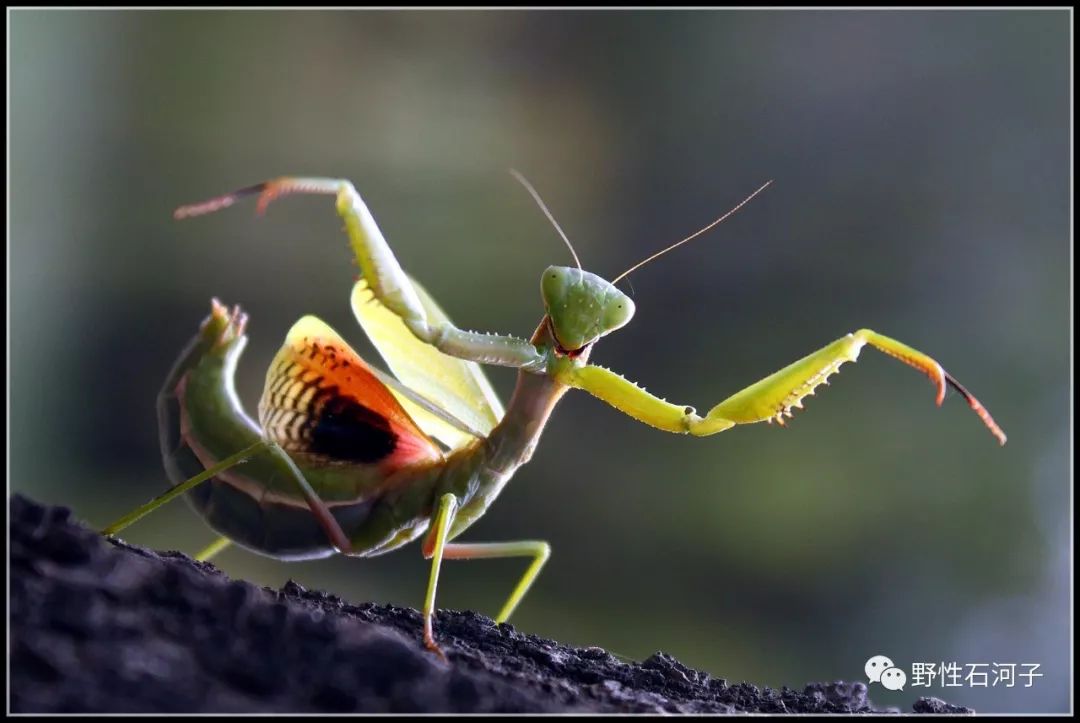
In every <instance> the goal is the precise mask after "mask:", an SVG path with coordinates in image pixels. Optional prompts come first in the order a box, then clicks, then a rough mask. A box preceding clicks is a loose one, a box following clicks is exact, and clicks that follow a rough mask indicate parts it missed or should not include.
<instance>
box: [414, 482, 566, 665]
mask: <svg viewBox="0 0 1080 723" xmlns="http://www.w3.org/2000/svg"><path fill="white" fill-rule="evenodd" d="M457 508H458V501H457V498H456V497H455V496H454V495H453V494H445V495H443V496H442V497H440V498H439V506H438V509H437V510H436V511H435V515H434V518H433V520H432V525H431V529H430V532H429V533H428V536H427V538H426V539H425V540H424V545H423V553H424V558H425V559H431V577H430V579H429V580H428V590H427V596H426V597H425V598H424V644H425V645H427V647H428V648H430V649H431V650H433V651H435V652H436V653H438V654H439V655H441V656H443V657H444V658H445V657H446V656H445V655H444V654H443V652H442V650H440V649H439V646H438V645H436V644H435V637H434V635H433V633H432V629H431V624H432V620H433V618H434V616H435V589H436V587H437V586H438V583H439V571H440V569H441V567H442V561H443V560H483V559H489V560H490V559H495V558H500V557H531V558H533V561H532V564H531V565H529V567H528V569H527V570H525V574H524V575H522V576H521V579H520V580H519V581H518V584H517V585H516V586H515V587H514V589H513V590H512V591H511V592H510V597H509V598H508V599H507V600H506V602H505V603H504V604H503V607H502V610H500V611H499V615H498V617H496V618H495V622H497V623H504V622H506V621H507V620H508V619H509V618H510V616H511V615H512V614H513V613H514V609H515V608H516V607H517V606H518V603H520V602H521V599H522V598H523V597H525V593H526V592H528V591H529V587H531V586H532V584H533V581H534V580H536V576H537V575H539V574H540V569H541V568H542V567H543V566H544V563H546V562H547V561H548V558H549V557H551V546H550V545H549V544H548V543H546V542H543V541H542V540H521V541H519V542H474V543H453V542H447V538H448V537H449V536H450V529H451V527H452V525H453V522H454V516H455V515H456V514H457Z"/></svg>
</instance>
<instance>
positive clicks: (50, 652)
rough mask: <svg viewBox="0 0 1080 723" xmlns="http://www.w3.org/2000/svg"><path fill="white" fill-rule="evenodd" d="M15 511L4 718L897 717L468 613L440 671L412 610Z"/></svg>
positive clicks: (448, 628) (444, 619)
mask: <svg viewBox="0 0 1080 723" xmlns="http://www.w3.org/2000/svg"><path fill="white" fill-rule="evenodd" d="M10 512H11V522H10V525H11V529H10V536H11V539H10V560H11V609H10V615H11V627H10V630H11V642H10V655H11V659H10V668H11V687H10V690H11V700H10V709H11V710H12V711H13V712H44V711H54V712H125V713H128V712H145V711H157V712H269V711H273V712H284V711H289V712H303V711H310V712H315V711H318V712H348V711H365V712H380V711H393V712H406V711H427V712H435V711H447V712H465V711H470V712H499V711H507V712H509V711H532V712H553V711H566V710H578V711H586V712H588V711H603V712H640V713H649V712H670V713H676V712H685V713H705V712H743V711H752V712H792V713H795V712H799V713H832V712H834V713H841V712H845V713H846V712H858V713H869V712H897V711H896V710H895V709H893V710H892V711H877V710H875V709H874V708H873V706H872V705H871V703H870V701H869V700H868V699H867V695H866V693H867V688H866V685H865V684H863V683H861V682H855V683H842V682H836V683H815V684H812V685H808V686H806V688H805V689H804V690H802V691H794V690H790V689H788V688H783V689H781V690H779V691H777V690H772V689H769V688H764V689H759V688H757V687H756V686H753V685H750V684H748V683H739V684H735V685H729V684H728V683H727V682H726V681H724V680H723V679H720V678H712V677H710V676H709V675H708V674H706V673H702V672H700V671H697V670H691V669H690V668H687V667H685V666H684V665H682V664H681V663H679V662H678V661H677V660H675V659H674V658H672V657H670V656H668V655H665V654H664V653H656V654H655V655H653V656H651V657H650V658H648V659H647V660H645V661H644V662H641V663H624V662H620V661H619V660H617V659H616V658H615V657H613V656H612V655H610V654H609V653H607V652H606V651H604V650H602V649H600V648H568V647H565V646H562V645H559V644H558V643H555V642H553V641H550V640H544V639H542V638H538V637H535V636H532V635H525V634H523V633H520V632H518V631H516V630H514V628H513V627H512V626H510V625H498V626H497V625H495V624H494V623H493V622H492V620H491V619H490V618H486V617H484V616H481V615H477V614H475V613H470V612H455V611H451V610H441V611H439V613H438V627H437V634H438V638H439V641H440V643H441V644H442V646H443V648H444V649H445V650H446V653H447V656H448V658H449V663H443V662H441V661H440V660H439V659H438V658H436V657H435V656H434V655H432V654H431V653H429V652H427V651H426V650H424V648H423V646H422V645H421V644H420V642H419V640H420V630H421V618H420V614H419V613H418V612H417V611H415V610H410V609H403V608H397V607H393V606H386V605H374V604H371V603H365V604H362V605H350V604H347V603H345V602H343V601H342V600H340V599H338V598H336V597H334V596H332V595H327V594H324V593H319V592H311V591H308V590H305V589H304V588H302V587H301V586H300V585H297V584H295V583H292V582H290V583H288V584H286V585H285V587H283V588H282V589H281V590H271V589H268V588H260V587H257V586H255V585H252V584H250V583H246V582H243V581H239V580H230V579H229V578H228V577H226V576H225V575H224V574H222V573H221V572H220V571H218V570H217V568H215V567H214V566H213V565H211V564H209V563H199V562H195V561H194V560H192V559H190V558H189V557H187V556H186V555H182V554H180V553H176V552H169V553H157V552H153V551H150V550H146V549H143V548H140V547H135V546H133V545H128V544H125V543H122V542H109V541H106V540H104V539H103V538H101V536H99V535H98V534H96V533H94V532H93V531H91V530H88V529H86V528H85V527H82V526H81V525H78V524H76V523H75V522H73V521H72V520H71V519H70V513H69V511H68V510H67V509H64V508H57V507H43V506H41V505H38V504H36V503H34V502H32V501H30V500H27V499H26V498H23V497H20V496H15V497H14V498H12V499H11V501H10ZM914 708H915V711H916V712H931V713H968V712H971V711H969V710H968V709H966V708H961V707H958V706H952V705H949V704H948V703H945V702H943V701H940V700H938V699H936V698H923V699H920V700H919V701H918V702H917V703H916V704H915V706H914Z"/></svg>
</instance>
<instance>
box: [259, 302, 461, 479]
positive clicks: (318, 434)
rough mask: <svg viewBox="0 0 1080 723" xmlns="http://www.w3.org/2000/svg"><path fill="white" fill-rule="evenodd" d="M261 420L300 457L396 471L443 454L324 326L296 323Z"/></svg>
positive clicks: (313, 321) (276, 365)
mask: <svg viewBox="0 0 1080 723" xmlns="http://www.w3.org/2000/svg"><path fill="white" fill-rule="evenodd" d="M259 422H260V424H261V425H262V427H263V429H264V430H265V432H266V434H267V436H268V437H269V438H270V439H272V440H274V441H275V442H277V443H278V444H280V445H281V446H282V447H283V448H284V449H285V450H287V451H288V452H289V453H290V454H292V455H294V456H303V457H305V458H307V459H308V460H309V461H312V462H319V463H324V464H365V465H379V466H380V467H381V468H383V469H385V470H386V471H388V472H389V471H392V470H394V469H397V468H399V467H403V466H406V465H411V464H416V463H422V462H435V461H438V460H440V459H442V452H441V451H440V450H439V448H438V447H437V446H436V444H435V443H434V442H433V441H432V440H431V439H430V438H429V437H428V436H427V435H426V434H424V432H423V431H421V430H420V428H419V427H418V426H417V425H416V423H415V422H414V421H413V420H412V418H411V417H410V416H409V415H408V413H406V412H405V410H404V409H403V408H402V406H401V404H400V403H399V402H398V400H397V398H396V397H395V396H394V395H393V394H392V393H391V392H390V390H388V389H387V388H386V386H385V385H384V384H383V383H382V382H380V381H379V380H378V379H377V378H376V377H375V375H374V374H372V371H371V368H370V367H369V366H368V365H367V363H365V362H364V360H363V359H361V358H360V356H359V355H358V354H357V353H356V352H355V351H353V349H352V348H351V347H350V346H349V345H348V343H346V342H345V340H344V339H342V338H341V337H340V336H339V335H338V334H337V333H336V332H335V331H334V330H333V329H331V328H330V327H329V326H328V325H327V324H326V323H324V322H323V321H321V320H320V319H318V318H316V317H314V316H305V317H304V318H302V319H300V320H299V321H298V322H296V323H295V324H294V325H293V327H292V329H290V330H289V333H288V335H287V336H286V338H285V344H284V346H283V347H282V348H281V351H279V352H278V354H277V356H276V357H275V358H274V361H273V363H272V364H271V365H270V370H269V371H268V372H267V375H266V387H265V388H264V390H263V397H262V400H261V401H260V402H259Z"/></svg>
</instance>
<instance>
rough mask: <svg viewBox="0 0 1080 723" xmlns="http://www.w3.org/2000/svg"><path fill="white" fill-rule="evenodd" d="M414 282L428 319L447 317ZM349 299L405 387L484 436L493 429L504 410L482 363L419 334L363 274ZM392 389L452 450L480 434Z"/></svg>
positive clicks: (422, 424)
mask: <svg viewBox="0 0 1080 723" xmlns="http://www.w3.org/2000/svg"><path fill="white" fill-rule="evenodd" d="M412 283H413V288H414V289H415V290H416V293H417V296H419V298H420V303H421V304H422V305H423V307H424V311H425V312H427V315H428V319H429V320H431V321H433V322H448V321H449V319H448V318H447V316H446V314H445V312H443V310H442V309H440V308H439V306H438V305H437V304H436V303H435V301H434V300H433V299H432V298H431V296H429V295H428V293H427V292H426V291H425V290H424V288H423V287H422V286H420V284H418V283H416V281H415V280H412ZM351 301H352V309H353V313H354V314H356V318H357V320H358V321H359V322H360V325H361V326H362V327H363V328H364V331H365V332H366V333H367V335H368V338H369V339H371V343H372V344H374V345H375V348H376V349H378V350H379V353H380V354H381V355H382V358H383V360H384V361H385V362H386V364H387V366H389V367H390V371H392V372H393V373H394V374H395V375H396V376H397V378H398V380H400V381H401V383H402V384H403V385H404V386H405V387H407V388H408V389H410V390H412V391H413V392H414V393H415V394H416V395H418V396H419V397H422V398H423V399H425V400H427V401H428V402H430V403H431V404H433V405H435V406H436V407H438V408H440V409H442V410H444V411H445V412H446V413H447V414H448V415H450V416H451V417H453V418H455V419H458V420H461V422H462V424H463V425H464V426H465V427H467V428H469V429H471V430H475V432H476V433H479V434H480V435H487V434H489V433H490V432H491V430H492V429H494V428H495V425H496V424H498V423H499V420H501V419H502V417H503V414H504V410H503V406H502V402H500V401H499V397H498V396H496V394H495V390H494V389H492V387H491V383H490V382H489V381H488V380H487V377H486V376H484V372H483V370H482V369H481V368H480V365H479V364H477V363H476V362H470V361H465V360H463V359H457V358H455V357H452V356H449V355H447V354H443V353H442V352H441V351H439V350H438V349H436V348H435V347H433V346H431V345H429V344H426V343H424V342H422V341H420V340H419V339H417V338H416V337H415V336H414V335H413V333H412V332H411V331H409V329H408V327H406V326H405V322H403V321H402V320H401V317H399V316H398V315H397V314H394V313H393V312H391V311H390V310H389V309H387V308H386V307H385V306H383V305H382V304H381V303H379V301H378V300H377V299H375V295H374V294H373V293H372V291H371V289H370V288H369V287H368V284H367V282H366V281H365V280H364V279H360V280H359V281H357V282H356V285H355V286H353V291H352V300H351ZM391 392H393V393H394V395H395V396H396V397H397V398H398V401H400V402H401V403H402V405H403V406H404V407H405V408H406V409H408V410H409V414H410V415H411V416H412V418H413V419H414V420H415V421H416V423H417V424H418V425H419V426H420V428H421V429H423V430H424V432H425V433H426V434H429V435H430V436H432V437H435V438H437V439H439V440H440V441H441V442H443V443H444V444H446V445H447V446H449V447H450V448H451V449H457V448H458V447H461V446H463V445H465V444H468V443H469V442H470V441H471V440H472V439H474V438H475V437H476V436H477V435H476V434H470V433H468V432H466V431H465V430H464V429H463V428H462V425H454V424H450V423H449V422H448V421H447V420H446V419H445V418H444V417H443V416H440V415H436V414H433V413H432V412H431V411H429V410H428V409H425V408H424V405H421V404H418V403H417V402H416V401H414V400H412V399H410V398H409V397H408V396H407V395H405V394H403V393H402V392H401V391H399V390H397V389H394V388H393V387H391Z"/></svg>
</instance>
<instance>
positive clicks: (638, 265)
mask: <svg viewBox="0 0 1080 723" xmlns="http://www.w3.org/2000/svg"><path fill="white" fill-rule="evenodd" d="M770 183H772V180H771V179H770V180H768V181H765V183H763V184H762V185H761V188H759V189H758V190H756V191H754V192H753V193H751V194H750V195H749V196H747V197H746V198H744V199H743V200H742V201H741V202H740V203H739V205H737V206H736V207H735V208H733V209H731V210H730V211H728V212H727V213H725V214H724V215H723V216H721V217H720V218H718V219H716V220H715V221H713V222H712V223H710V224H709V225H708V226H706V227H704V228H702V229H698V230H697V231H695V232H694V233H692V234H690V235H689V236H687V237H686V238H684V239H683V240H682V241H679V242H677V243H673V244H671V245H670V246H668V247H667V248H666V249H664V250H663V251H657V252H656V253H655V254H653V255H652V256H650V257H649V258H647V259H645V260H644V261H639V262H638V263H636V264H634V265H633V266H631V267H630V268H628V269H627V270H626V271H624V272H622V273H621V274H619V275H618V276H616V277H615V278H614V279H612V280H611V283H613V284H614V283H617V282H618V281H619V279H621V278H623V277H625V276H626V275H627V274H629V273H630V272H631V271H637V270H638V269H640V268H641V267H642V266H644V265H645V264H647V263H649V262H650V261H652V260H654V259H658V258H660V257H661V256H663V255H664V254H666V253H667V252H668V251H671V250H672V249H675V248H678V247H679V246H682V245H683V244H684V243H686V242H687V241H693V240H694V239H696V238H697V237H698V236H700V235H701V234H703V233H705V232H706V231H708V230H709V229H711V228H712V227H713V226H716V225H717V224H719V223H720V222H721V221H723V220H724V219H726V218H727V217H728V216H730V215H731V214H733V213H735V212H736V211H738V210H739V209H740V208H742V207H743V206H745V205H746V204H748V203H750V199H752V198H753V197H754V196H756V195H758V194H759V193H761V192H762V191H764V190H765V189H766V188H768V187H769V184H770Z"/></svg>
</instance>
